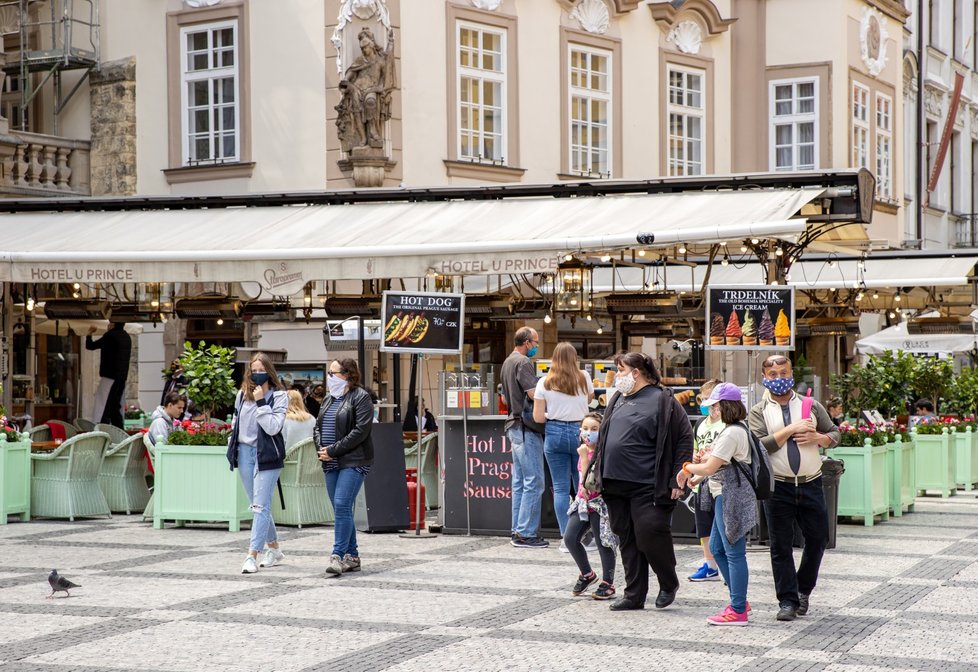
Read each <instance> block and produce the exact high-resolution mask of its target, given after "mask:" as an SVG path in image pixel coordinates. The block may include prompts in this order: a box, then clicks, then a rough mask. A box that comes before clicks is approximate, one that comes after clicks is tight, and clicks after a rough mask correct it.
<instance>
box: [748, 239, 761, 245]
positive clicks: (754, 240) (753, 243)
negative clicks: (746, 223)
mask: <svg viewBox="0 0 978 672" xmlns="http://www.w3.org/2000/svg"><path fill="white" fill-rule="evenodd" d="M759 242H761V241H760V240H759V239H758V238H751V239H750V244H751V245H757V244H758V243H759Z"/></svg>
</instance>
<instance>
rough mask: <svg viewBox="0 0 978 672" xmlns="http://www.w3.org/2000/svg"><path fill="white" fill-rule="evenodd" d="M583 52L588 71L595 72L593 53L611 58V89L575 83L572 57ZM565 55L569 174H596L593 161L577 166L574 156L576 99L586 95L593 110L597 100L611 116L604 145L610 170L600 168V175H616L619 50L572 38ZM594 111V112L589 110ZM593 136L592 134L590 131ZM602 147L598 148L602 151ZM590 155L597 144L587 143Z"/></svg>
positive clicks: (609, 61) (604, 177) (589, 124)
mask: <svg viewBox="0 0 978 672" xmlns="http://www.w3.org/2000/svg"><path fill="white" fill-rule="evenodd" d="M575 51H576V52H580V53H583V54H586V55H587V56H588V61H589V62H588V68H587V71H586V72H588V73H590V72H592V71H591V68H590V58H591V57H592V56H595V55H597V56H602V57H604V58H605V59H607V63H608V69H607V72H605V74H604V77H605V79H606V80H607V83H608V86H607V91H604V92H602V91H597V90H595V89H590V88H587V89H585V88H580V87H575V86H574V84H573V72H574V68H573V65H572V60H571V59H572V57H573V54H574V52H575ZM564 58H565V59H566V73H565V80H566V81H565V84H566V86H567V96H566V101H565V104H566V113H567V120H568V123H567V128H566V134H567V135H566V142H567V162H566V165H565V168H566V170H567V173H568V174H569V175H576V176H581V177H593V176H594V174H595V173H593V172H592V171H591V169H590V164H591V161H590V160H589V161H588V169H587V170H586V171H585V170H582V169H577V168H575V167H574V156H575V149H574V148H575V145H574V124H575V120H574V113H573V110H574V99H575V98H576V97H580V98H583V99H584V100H586V101H587V107H588V110H589V111H590V108H591V105H592V104H593V102H594V101H595V100H597V101H600V102H603V103H604V104H605V105H606V108H605V118H606V119H607V124H606V130H605V140H606V143H607V144H606V146H605V147H604V152H605V155H606V157H605V167H606V168H607V170H606V171H605V172H602V171H600V170H599V171H598V174H597V176H598V177H599V178H601V179H610V178H612V177H614V176H615V159H616V158H617V156H616V152H615V140H614V138H615V132H616V131H617V130H618V129H617V126H616V124H615V114H616V112H617V110H616V106H615V95H616V94H617V88H616V87H615V81H614V80H615V71H616V68H617V66H618V63H617V60H616V59H615V52H614V50H613V49H607V48H602V47H596V46H594V45H589V44H581V43H579V42H573V41H568V43H567V50H566V51H565V53H564ZM589 114H590V112H589ZM587 125H588V128H589V129H591V128H592V127H593V120H592V119H590V117H589V119H588V121H587ZM589 136H590V134H589ZM600 149H601V148H598V150H599V151H600ZM586 150H587V154H588V157H589V158H590V157H591V156H592V155H593V153H594V151H595V147H594V146H593V145H590V144H589V145H587V147H586Z"/></svg>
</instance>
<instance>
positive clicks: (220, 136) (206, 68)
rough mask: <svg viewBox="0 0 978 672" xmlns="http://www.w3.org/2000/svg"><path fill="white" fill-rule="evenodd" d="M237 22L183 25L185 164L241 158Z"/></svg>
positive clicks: (193, 164) (211, 162) (181, 59)
mask: <svg viewBox="0 0 978 672" xmlns="http://www.w3.org/2000/svg"><path fill="white" fill-rule="evenodd" d="M238 61H239V59H238V22H237V21H222V22H219V23H211V24H205V25H195V26H189V27H185V28H181V29H180V63H181V65H180V80H181V90H182V93H181V102H182V105H181V108H182V122H183V123H182V129H183V133H182V134H181V135H182V138H183V157H184V165H187V166H196V165H206V164H218V163H226V162H235V161H239V160H240V149H239V148H240V144H241V143H240V140H239V135H238V129H239V128H240V118H239V117H240V106H239V103H238V101H239V97H240V96H239V89H238V86H239V77H238Z"/></svg>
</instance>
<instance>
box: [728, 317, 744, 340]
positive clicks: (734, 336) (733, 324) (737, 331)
mask: <svg viewBox="0 0 978 672" xmlns="http://www.w3.org/2000/svg"><path fill="white" fill-rule="evenodd" d="M743 335H744V332H743V331H742V330H741V328H740V319H739V318H738V317H737V311H736V310H732V311H730V319H729V320H728V321H727V329H726V331H725V332H724V336H726V339H727V345H740V339H741V337H742V336H743Z"/></svg>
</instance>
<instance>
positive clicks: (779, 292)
mask: <svg viewBox="0 0 978 672" xmlns="http://www.w3.org/2000/svg"><path fill="white" fill-rule="evenodd" d="M794 291H795V290H794V288H793V287H782V286H778V285H774V286H769V285H756V286H750V285H744V286H733V287H712V286H711V287H708V288H707V293H708V296H707V310H706V325H707V333H706V335H705V338H704V343H705V346H706V348H707V349H708V350H794V349H795V293H794Z"/></svg>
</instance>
